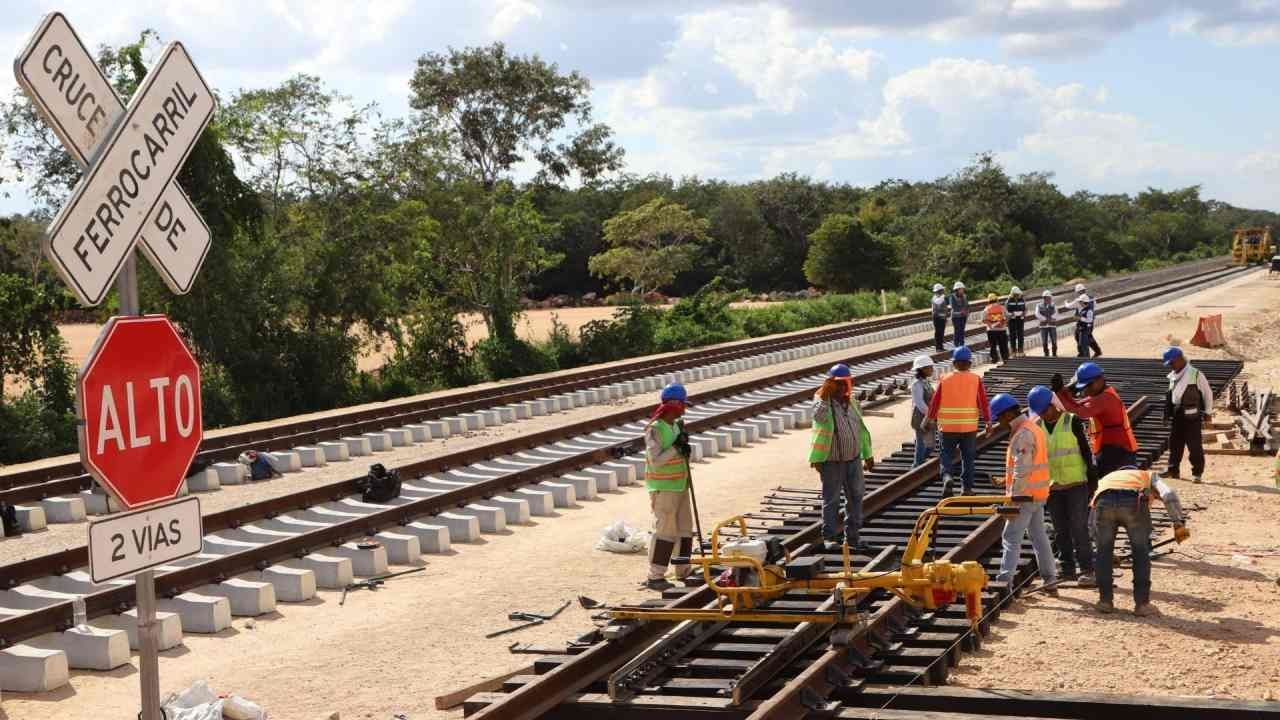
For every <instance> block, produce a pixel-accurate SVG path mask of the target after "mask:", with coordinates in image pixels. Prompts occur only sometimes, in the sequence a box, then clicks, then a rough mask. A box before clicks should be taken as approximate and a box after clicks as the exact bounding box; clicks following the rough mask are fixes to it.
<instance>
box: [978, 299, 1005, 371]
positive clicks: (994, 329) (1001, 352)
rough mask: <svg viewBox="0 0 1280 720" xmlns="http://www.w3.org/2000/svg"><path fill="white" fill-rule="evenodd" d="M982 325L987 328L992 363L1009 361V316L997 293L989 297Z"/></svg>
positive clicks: (988, 347) (983, 312)
mask: <svg viewBox="0 0 1280 720" xmlns="http://www.w3.org/2000/svg"><path fill="white" fill-rule="evenodd" d="M982 324H983V325H985V326H986V328H987V349H988V351H989V352H990V353H991V362H993V363H996V364H999V363H1002V362H1008V361H1009V316H1008V314H1007V313H1006V312H1005V309H1004V305H1002V304H1000V298H999V296H997V295H996V294H995V293H991V294H990V295H987V307H986V308H985V309H984V310H983V311H982Z"/></svg>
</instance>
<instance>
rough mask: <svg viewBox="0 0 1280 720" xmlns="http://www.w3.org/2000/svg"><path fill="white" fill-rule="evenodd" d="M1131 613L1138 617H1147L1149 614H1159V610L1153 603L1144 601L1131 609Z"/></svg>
mask: <svg viewBox="0 0 1280 720" xmlns="http://www.w3.org/2000/svg"><path fill="white" fill-rule="evenodd" d="M1133 614H1134V615H1137V616H1138V617H1149V616H1151V615H1159V614H1160V611H1159V610H1157V609H1156V606H1155V605H1152V604H1151V603H1149V602H1144V603H1142V604H1140V605H1138V606H1137V607H1135V608H1134V609H1133Z"/></svg>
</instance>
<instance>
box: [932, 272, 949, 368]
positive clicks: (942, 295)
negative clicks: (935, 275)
mask: <svg viewBox="0 0 1280 720" xmlns="http://www.w3.org/2000/svg"><path fill="white" fill-rule="evenodd" d="M929 306H930V315H931V316H932V317H933V349H934V351H935V352H942V351H943V350H944V349H946V348H945V347H944V345H943V343H944V342H946V338H947V318H948V317H950V316H951V305H950V304H949V303H948V302H947V289H946V288H945V287H943V286H942V283H934V284H933V300H932V301H931V302H930V304H929Z"/></svg>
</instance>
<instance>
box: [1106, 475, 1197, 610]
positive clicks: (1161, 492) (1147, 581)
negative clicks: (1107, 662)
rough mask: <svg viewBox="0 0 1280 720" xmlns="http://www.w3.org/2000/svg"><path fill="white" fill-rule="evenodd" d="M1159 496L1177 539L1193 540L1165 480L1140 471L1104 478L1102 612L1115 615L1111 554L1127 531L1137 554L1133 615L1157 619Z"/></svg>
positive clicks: (1179, 505) (1176, 497) (1135, 558)
mask: <svg viewBox="0 0 1280 720" xmlns="http://www.w3.org/2000/svg"><path fill="white" fill-rule="evenodd" d="M1153 491H1154V493H1155V496H1156V497H1158V498H1159V499H1160V501H1161V502H1163V503H1164V508H1165V510H1166V511H1168V513H1169V518H1170V519H1171V520H1173V537H1174V539H1176V540H1177V541H1178V542H1182V541H1183V540H1186V539H1187V538H1189V537H1191V533H1190V531H1188V530H1187V529H1186V524H1185V521H1184V520H1183V517H1182V504H1181V503H1180V502H1179V501H1178V494H1177V493H1175V492H1174V491H1173V488H1171V487H1169V486H1168V485H1167V484H1165V482H1164V481H1163V480H1161V479H1160V476H1159V475H1157V474H1155V473H1153V472H1151V471H1149V470H1138V469H1137V468H1135V467H1134V466H1132V465H1130V466H1128V467H1124V468H1121V469H1119V470H1116V471H1114V472H1110V473H1107V474H1106V475H1103V476H1102V480H1100V481H1099V483H1098V490H1097V492H1096V493H1094V496H1093V502H1092V503H1091V505H1092V506H1093V532H1094V536H1095V537H1096V538H1097V540H1098V603H1097V605H1095V606H1094V607H1095V608H1097V609H1098V612H1102V613H1110V612H1114V611H1115V609H1116V608H1115V601H1114V590H1115V579H1114V578H1113V577H1112V576H1111V563H1112V560H1111V555H1112V553H1113V552H1114V551H1115V545H1116V530H1117V529H1118V528H1124V533H1125V535H1126V536H1128V538H1129V547H1130V549H1131V550H1132V552H1133V605H1134V607H1133V614H1134V615H1139V616H1146V615H1154V614H1155V612H1156V609H1155V607H1154V606H1153V605H1152V604H1151V500H1152V494H1153Z"/></svg>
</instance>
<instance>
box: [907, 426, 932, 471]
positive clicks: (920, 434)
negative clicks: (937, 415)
mask: <svg viewBox="0 0 1280 720" xmlns="http://www.w3.org/2000/svg"><path fill="white" fill-rule="evenodd" d="M934 434H935V431H934V429H933V428H929V429H928V430H917V431H916V458H915V461H914V462H912V463H911V467H920V465H921V464H923V463H924V461H925V458H927V457H929V453H931V452H932V451H933V443H934V439H935V438H934Z"/></svg>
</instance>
